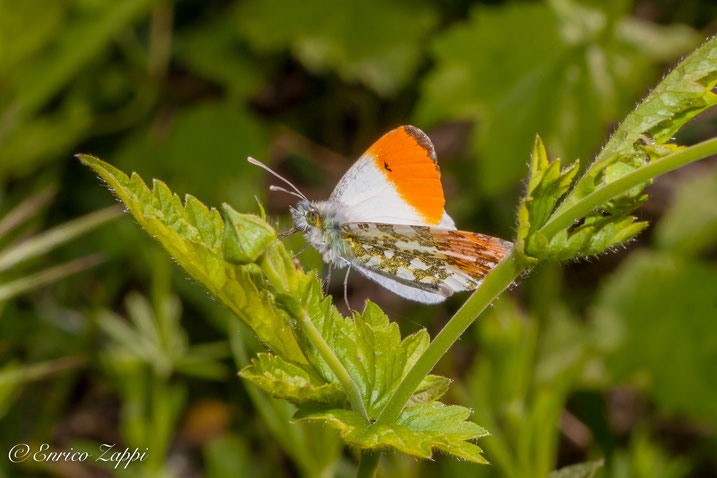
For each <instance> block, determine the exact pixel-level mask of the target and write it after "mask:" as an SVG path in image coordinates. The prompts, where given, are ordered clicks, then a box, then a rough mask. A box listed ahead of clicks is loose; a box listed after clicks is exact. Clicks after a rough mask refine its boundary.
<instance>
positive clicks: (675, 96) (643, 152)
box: [561, 37, 717, 212]
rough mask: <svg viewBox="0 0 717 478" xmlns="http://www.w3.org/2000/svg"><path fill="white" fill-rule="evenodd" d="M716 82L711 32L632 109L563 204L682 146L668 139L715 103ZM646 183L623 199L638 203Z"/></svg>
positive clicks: (716, 41)
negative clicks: (708, 37) (670, 142)
mask: <svg viewBox="0 0 717 478" xmlns="http://www.w3.org/2000/svg"><path fill="white" fill-rule="evenodd" d="M715 85H717V37H712V38H711V39H709V40H707V41H706V42H705V43H704V44H702V46H700V47H699V48H698V49H697V50H695V51H694V52H693V53H692V54H690V55H689V56H688V57H687V58H685V59H684V60H683V61H682V62H681V63H680V64H679V65H677V67H675V69H674V70H672V72H670V74H669V75H667V76H666V77H665V79H663V80H662V81H661V82H660V84H659V85H657V87H656V88H655V89H654V90H652V92H651V93H650V94H649V95H648V96H647V97H646V98H645V99H644V100H643V101H642V102H641V103H640V105H639V106H638V107H637V108H636V109H635V111H633V112H632V113H630V115H628V117H627V118H626V119H625V121H623V123H622V124H621V125H620V127H619V128H618V129H617V131H616V132H615V134H614V135H613V136H612V138H611V139H610V141H609V142H608V143H607V144H606V145H605V147H604V148H603V149H602V151H600V154H599V155H598V156H597V158H596V160H595V162H594V163H593V164H592V165H590V169H589V170H588V171H587V173H586V174H585V176H584V177H583V178H582V179H581V180H580V182H579V183H578V184H577V185H576V187H575V189H574V191H573V192H572V193H571V194H570V195H569V196H568V197H567V198H566V199H565V201H564V202H563V204H562V205H561V209H564V208H567V207H570V206H571V205H573V204H575V203H576V202H578V201H580V200H581V199H582V198H584V197H585V196H587V195H588V194H590V193H591V192H592V191H593V190H594V189H595V188H596V187H597V186H598V185H600V184H607V183H609V182H611V181H614V180H615V179H617V178H619V177H621V176H624V175H625V174H626V172H629V171H631V170H633V169H635V168H639V167H640V166H642V165H643V164H645V163H646V162H647V161H651V160H656V159H658V158H660V157H662V156H666V155H667V154H670V153H671V152H674V151H675V149H676V148H678V146H676V145H671V144H667V143H668V141H670V140H671V138H672V137H673V136H674V135H675V133H676V132H677V131H678V130H679V129H680V128H681V127H682V126H684V124H685V123H687V122H688V121H689V120H691V119H692V118H694V117H695V116H696V115H698V114H700V113H702V112H703V111H705V110H706V109H707V108H710V107H712V106H714V105H715V104H717V95H715V94H714V93H713V92H712V89H713V88H714V87H715ZM647 184H648V183H645V184H644V185H643V186H642V187H640V188H636V189H635V190H634V191H632V192H630V193H629V194H628V195H626V197H625V198H624V200H627V201H634V202H635V207H637V206H639V204H640V203H641V201H640V199H639V195H640V192H641V190H642V189H643V188H644V186H646V185H647ZM608 207H609V206H608ZM627 212H629V211H627Z"/></svg>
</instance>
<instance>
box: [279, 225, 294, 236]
mask: <svg viewBox="0 0 717 478" xmlns="http://www.w3.org/2000/svg"><path fill="white" fill-rule="evenodd" d="M295 232H299V230H298V229H296V228H295V227H292V228H291V229H289V230H288V231H284V232H280V233H279V234H277V236H280V237H286V236H290V235H292V234H294V233H295Z"/></svg>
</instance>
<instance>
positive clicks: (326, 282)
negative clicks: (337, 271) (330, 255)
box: [321, 263, 334, 295]
mask: <svg viewBox="0 0 717 478" xmlns="http://www.w3.org/2000/svg"><path fill="white" fill-rule="evenodd" d="M333 270H334V266H333V264H331V263H329V272H328V273H327V274H326V278H325V279H324V280H323V281H322V283H321V290H323V291H324V295H328V293H329V284H331V271H333Z"/></svg>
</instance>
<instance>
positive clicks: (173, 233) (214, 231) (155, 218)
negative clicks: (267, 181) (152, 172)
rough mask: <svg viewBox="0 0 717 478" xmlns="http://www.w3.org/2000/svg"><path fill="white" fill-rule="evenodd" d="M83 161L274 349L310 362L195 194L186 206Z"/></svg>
mask: <svg viewBox="0 0 717 478" xmlns="http://www.w3.org/2000/svg"><path fill="white" fill-rule="evenodd" d="M80 160H81V161H82V162H83V163H84V164H86V165H87V166H90V167H92V168H93V169H94V170H95V172H97V174H99V175H100V177H102V179H104V180H105V181H106V182H107V184H108V185H109V186H110V188H111V189H112V190H113V191H114V192H115V194H116V195H117V197H119V198H120V199H121V200H122V202H124V203H125V205H126V206H127V208H128V209H129V211H130V212H131V213H132V215H133V216H134V217H135V219H136V220H137V222H139V224H140V225H141V226H142V227H143V228H144V229H145V230H146V231H147V232H148V233H149V234H150V235H152V236H153V237H154V238H156V239H157V240H158V241H159V242H160V243H161V244H162V245H163V246H164V248H165V249H167V251H168V252H169V253H170V255H172V257H173V258H174V259H175V260H176V261H177V262H178V263H179V265H181V266H182V267H183V268H184V269H185V270H186V271H187V272H188V273H189V274H190V275H191V276H192V277H193V278H194V279H195V280H197V281H199V282H200V283H201V284H202V285H204V286H205V287H206V288H207V289H208V290H209V291H210V292H211V293H212V295H214V296H215V297H216V298H217V299H218V300H220V301H221V302H222V303H223V304H224V305H226V306H227V307H229V309H231V310H232V311H233V312H234V313H235V314H236V315H237V316H238V317H239V318H241V319H242V320H244V321H245V323H247V325H249V327H250V328H251V329H252V330H253V331H254V333H256V334H257V336H258V337H259V338H260V339H261V340H262V341H263V342H264V343H265V344H266V345H268V346H269V347H270V348H271V349H272V350H273V351H274V352H275V353H277V354H279V355H281V356H282V357H284V358H285V359H287V360H291V361H292V362H295V363H298V364H301V363H306V362H305V359H304V355H303V353H302V352H301V351H300V349H299V346H298V344H297V342H296V339H295V338H294V335H293V332H292V330H291V326H290V325H289V324H288V323H287V322H286V321H285V319H284V317H283V316H281V315H279V314H277V313H276V310H275V309H274V307H273V306H272V304H271V299H270V298H269V295H268V294H267V292H266V291H265V290H262V289H259V288H257V285H256V283H255V279H253V278H252V273H251V272H250V271H249V270H246V269H244V268H242V267H241V266H237V265H235V264H232V263H230V262H228V261H226V260H225V259H224V256H223V251H222V241H223V239H224V222H223V221H222V218H221V216H220V215H219V212H218V211H217V210H216V209H211V210H210V209H208V208H207V207H206V206H204V205H203V204H202V203H201V202H199V201H198V200H197V199H196V198H194V197H192V196H189V195H188V196H187V199H186V200H185V204H184V205H183V204H182V202H181V200H180V199H179V196H177V195H176V194H173V193H172V192H171V191H170V190H169V188H167V186H166V185H165V184H164V183H162V182H161V181H155V182H154V190H153V191H150V190H149V188H147V186H146V185H145V184H144V182H143V181H142V179H141V178H140V177H139V176H138V175H137V174H133V175H132V177H131V178H129V177H127V175H125V174H124V173H123V172H121V171H120V170H118V169H116V168H114V167H113V166H110V165H109V164H107V163H105V162H103V161H100V160H99V159H97V158H94V157H92V156H81V157H80Z"/></svg>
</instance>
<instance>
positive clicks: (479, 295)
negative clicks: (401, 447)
mask: <svg viewBox="0 0 717 478" xmlns="http://www.w3.org/2000/svg"><path fill="white" fill-rule="evenodd" d="M523 271H525V267H524V266H523V265H522V264H521V263H520V261H519V260H518V258H517V256H516V253H515V252H511V253H510V254H508V256H507V257H506V258H505V259H503V261H502V262H501V263H500V264H498V266H497V267H496V268H495V269H493V270H492V271H491V272H490V273H489V274H488V275H487V276H486V277H485V279H484V280H483V283H482V284H481V286H480V287H479V288H478V289H477V290H476V291H475V292H474V293H473V294H472V295H471V296H470V297H469V298H468V300H467V301H466V302H465V303H464V304H463V306H462V307H461V308H460V309H458V312H456V313H455V315H454V316H453V317H452V318H451V320H449V321H448V323H447V324H446V325H445V327H443V330H441V331H440V332H439V333H438V335H436V337H435V338H434V339H433V341H432V342H431V344H430V345H429V346H428V348H427V349H426V350H425V351H424V352H423V355H421V357H420V358H419V359H418V361H416V363H415V365H414V366H413V368H411V370H410V371H409V372H408V374H407V375H406V377H405V378H404V379H403V381H402V382H401V383H400V384H399V386H398V388H397V389H396V391H395V392H394V393H393V395H392V396H391V399H390V400H389V401H388V403H387V404H386V406H385V407H384V408H383V410H382V411H381V414H380V415H379V416H378V418H377V419H376V424H387V423H393V422H394V421H396V419H397V418H398V416H399V415H400V413H401V410H403V407H404V406H405V405H406V403H407V402H408V399H409V398H411V395H413V392H414V391H415V390H416V388H417V387H418V385H419V384H420V383H421V381H422V380H423V379H424V377H425V376H426V375H428V373H429V372H430V371H431V370H432V369H433V367H434V366H435V365H436V364H437V363H438V361H439V360H440V359H441V357H443V355H444V354H445V353H446V351H448V349H449V348H450V347H451V346H452V345H453V344H454V343H455V341H456V340H458V338H459V337H460V336H461V334H462V333H463V332H464V331H465V330H466V329H467V328H468V326H469V325H471V324H472V323H473V321H474V320H475V319H476V318H477V317H478V315H479V314H480V313H481V312H483V310H485V308H486V307H488V306H489V305H490V304H491V303H492V302H493V300H495V298H496V297H498V295H499V294H500V293H501V292H503V291H504V290H505V289H506V288H507V287H508V286H510V284H512V283H513V281H514V280H515V279H516V278H518V276H519V275H520V274H522V273H523Z"/></svg>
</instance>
